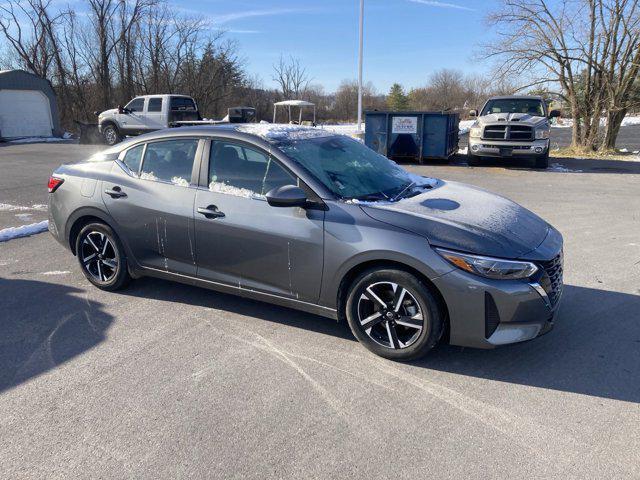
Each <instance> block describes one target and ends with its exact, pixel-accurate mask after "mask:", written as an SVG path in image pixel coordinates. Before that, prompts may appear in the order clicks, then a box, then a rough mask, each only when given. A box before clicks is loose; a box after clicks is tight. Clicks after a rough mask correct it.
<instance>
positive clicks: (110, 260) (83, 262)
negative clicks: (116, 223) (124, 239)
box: [76, 223, 131, 291]
mask: <svg viewBox="0 0 640 480" xmlns="http://www.w3.org/2000/svg"><path fill="white" fill-rule="evenodd" d="M76 256H77V257H78V261H79V262H80V268H81V269H82V273H83V274H84V276H85V277H87V280H89V281H90V282H91V283H93V284H94V285H95V286H96V287H98V288H101V289H102V290H109V291H113V290H118V289H120V288H123V287H125V286H126V285H127V284H128V283H129V281H130V280H131V277H130V276H129V272H128V270H127V258H126V256H125V255H124V249H123V248H122V243H121V242H120V240H119V239H118V236H117V235H116V234H115V232H114V231H113V230H112V229H111V227H109V226H108V225H105V224H104V223H90V224H88V225H85V226H84V228H83V229H82V230H81V231H80V233H79V234H78V238H77V239H76Z"/></svg>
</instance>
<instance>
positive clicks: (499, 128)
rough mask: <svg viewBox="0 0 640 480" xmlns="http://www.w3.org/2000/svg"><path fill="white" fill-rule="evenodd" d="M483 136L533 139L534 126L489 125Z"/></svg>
mask: <svg viewBox="0 0 640 480" xmlns="http://www.w3.org/2000/svg"><path fill="white" fill-rule="evenodd" d="M482 138H484V139H486V140H517V141H530V140H533V128H531V127H528V126H526V125H487V126H486V127H484V133H483V135H482Z"/></svg>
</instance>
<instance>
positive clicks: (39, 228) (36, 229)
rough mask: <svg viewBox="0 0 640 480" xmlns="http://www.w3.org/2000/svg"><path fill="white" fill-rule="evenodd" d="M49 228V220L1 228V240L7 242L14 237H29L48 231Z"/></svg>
mask: <svg viewBox="0 0 640 480" xmlns="http://www.w3.org/2000/svg"><path fill="white" fill-rule="evenodd" d="M48 228H49V221H48V220H43V221H42V222H38V223H31V224H29V225H22V226H21V227H9V228H5V229H3V230H0V242H7V241H9V240H13V239H14V238H20V237H28V236H30V235H35V234H37V233H42V232H46V231H47V229H48Z"/></svg>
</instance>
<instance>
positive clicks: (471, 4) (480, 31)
mask: <svg viewBox="0 0 640 480" xmlns="http://www.w3.org/2000/svg"><path fill="white" fill-rule="evenodd" d="M496 2H497V0H439V1H435V0H433V1H432V0H365V46H364V51H365V55H364V78H365V81H369V80H370V81H372V82H373V84H374V85H375V86H376V88H377V89H378V90H379V91H381V92H383V91H386V90H388V88H389V86H390V85H391V84H392V83H393V82H395V81H398V82H400V83H402V84H403V85H404V86H405V87H407V88H410V87H415V86H420V85H423V84H424V83H426V80H427V78H428V76H429V74H430V73H431V72H433V71H435V70H439V69H441V68H445V67H446V68H456V69H460V70H463V71H465V72H469V73H472V72H485V73H486V72H488V71H489V70H490V64H488V63H479V62H477V61H474V60H473V58H472V54H473V53H474V51H475V49H476V47H477V45H478V43H479V42H482V41H485V40H487V39H489V37H490V32H489V29H488V28H487V26H486V23H485V20H484V19H485V16H486V13H487V11H488V10H490V9H491V8H492V7H493V6H495V4H496ZM173 3H174V4H176V5H178V6H180V7H182V8H184V9H185V10H190V11H193V12H195V11H198V12H201V13H202V14H204V15H206V16H207V17H209V18H210V19H211V20H212V21H213V24H214V25H216V26H219V27H221V28H223V29H225V30H227V38H232V39H234V40H236V41H237V42H238V44H239V51H240V54H241V56H242V57H243V58H244V59H245V61H246V67H247V70H248V71H249V72H250V73H252V74H258V75H259V76H260V77H261V78H262V80H263V81H264V84H265V85H266V86H273V82H272V79H271V77H272V71H273V68H272V66H273V64H274V63H275V62H276V61H277V60H278V58H279V56H280V54H285V55H289V54H290V55H293V56H295V57H298V58H299V59H300V60H301V62H302V63H303V64H304V65H305V66H306V67H307V70H308V72H309V74H310V75H311V76H312V77H313V83H319V84H321V85H323V86H324V87H325V89H326V91H333V90H335V89H336V88H337V87H338V85H339V84H340V82H341V81H342V80H344V79H355V78H356V76H357V48H358V33H357V20H358V9H359V0H233V1H229V0H202V1H201V2H199V3H194V2H193V1H187V0H174V2H173Z"/></svg>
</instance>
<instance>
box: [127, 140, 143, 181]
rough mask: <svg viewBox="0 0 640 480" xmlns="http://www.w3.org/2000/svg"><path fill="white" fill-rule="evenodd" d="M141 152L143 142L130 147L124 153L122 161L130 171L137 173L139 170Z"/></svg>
mask: <svg viewBox="0 0 640 480" xmlns="http://www.w3.org/2000/svg"><path fill="white" fill-rule="evenodd" d="M142 152H144V144H143V145H138V146H137V147H133V148H130V149H129V150H127V153H125V155H124V158H123V159H122V163H124V164H125V165H126V166H127V167H128V168H129V170H131V173H133V174H135V175H138V172H139V171H140V162H141V161H142Z"/></svg>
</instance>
